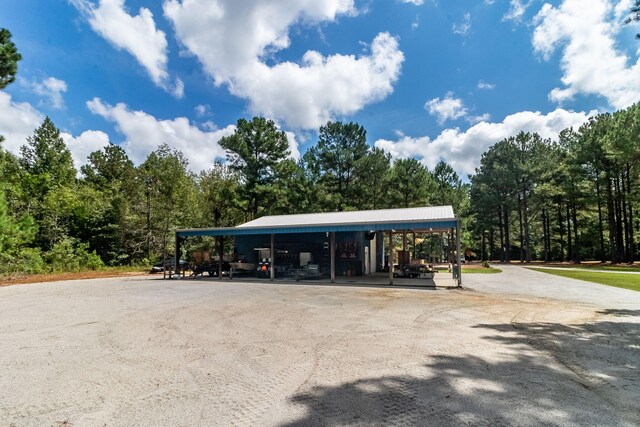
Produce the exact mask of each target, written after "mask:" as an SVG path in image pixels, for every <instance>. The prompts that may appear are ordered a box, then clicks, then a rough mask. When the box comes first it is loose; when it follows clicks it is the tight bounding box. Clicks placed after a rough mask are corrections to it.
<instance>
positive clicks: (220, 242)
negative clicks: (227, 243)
mask: <svg viewBox="0 0 640 427" xmlns="http://www.w3.org/2000/svg"><path fill="white" fill-rule="evenodd" d="M223 258H224V236H220V237H219V240H218V280H222V261H223Z"/></svg>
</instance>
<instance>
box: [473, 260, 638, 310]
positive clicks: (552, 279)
mask: <svg viewBox="0 0 640 427" xmlns="http://www.w3.org/2000/svg"><path fill="white" fill-rule="evenodd" d="M496 267H497V268H500V269H501V270H502V273H500V274H467V275H464V276H463V281H464V286H465V287H468V288H472V289H475V290H478V291H482V292H488V293H494V294H515V295H527V296H536V297H542V298H553V299H556V300H561V301H574V302H580V303H586V304H592V305H596V306H599V307H603V308H610V309H628V310H633V309H635V310H638V309H640V292H636V291H631V290H628V289H622V288H615V287H613V286H606V285H600V284H598V283H592V282H585V281H582V280H576V279H570V278H567V277H560V276H555V275H551V274H547V273H542V272H538V271H533V270H530V269H527V268H524V267H521V266H518V265H496Z"/></svg>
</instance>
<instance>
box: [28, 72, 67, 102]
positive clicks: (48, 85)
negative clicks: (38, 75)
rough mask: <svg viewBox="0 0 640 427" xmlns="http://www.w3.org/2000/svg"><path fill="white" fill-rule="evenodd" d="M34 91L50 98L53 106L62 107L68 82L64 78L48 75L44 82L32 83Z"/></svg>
mask: <svg viewBox="0 0 640 427" xmlns="http://www.w3.org/2000/svg"><path fill="white" fill-rule="evenodd" d="M31 87H32V88H33V92H34V93H36V94H37V95H40V96H43V97H45V98H47V99H48V101H49V104H50V106H51V107H52V108H55V109H61V108H63V107H64V99H62V94H63V93H64V92H66V91H67V83H66V82H65V81H64V80H60V79H56V78H55V77H48V78H46V79H44V80H43V81H42V82H33V83H32V84H31Z"/></svg>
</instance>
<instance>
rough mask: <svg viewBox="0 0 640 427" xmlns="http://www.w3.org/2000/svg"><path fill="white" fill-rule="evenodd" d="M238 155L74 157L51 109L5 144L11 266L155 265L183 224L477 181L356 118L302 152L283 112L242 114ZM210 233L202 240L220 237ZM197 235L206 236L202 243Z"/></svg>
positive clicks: (5, 269)
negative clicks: (193, 159) (371, 141)
mask: <svg viewBox="0 0 640 427" xmlns="http://www.w3.org/2000/svg"><path fill="white" fill-rule="evenodd" d="M219 143H220V145H221V146H222V147H223V148H224V149H225V150H226V151H227V153H228V155H227V162H226V163H222V162H216V163H214V164H212V165H211V168H210V169H208V170H205V171H202V172H200V173H193V172H191V171H189V169H188V161H187V159H186V158H185V157H184V155H183V154H182V153H181V152H180V151H178V150H175V149H172V148H171V147H169V146H168V145H166V144H160V145H159V146H158V148H157V149H156V150H154V151H153V152H151V153H150V154H149V155H148V156H147V158H146V159H145V161H144V162H142V163H141V164H140V165H138V166H135V165H134V164H133V162H132V161H131V160H130V159H129V157H128V155H127V153H126V152H125V151H124V150H123V149H122V148H121V147H120V146H118V145H115V144H111V143H110V144H108V145H107V146H105V147H104V148H103V149H101V150H98V151H95V152H93V153H91V154H90V155H89V156H88V158H87V161H86V163H85V164H84V165H83V166H82V167H81V168H80V171H79V172H80V174H78V171H77V170H76V169H75V167H74V165H73V161H72V158H71V153H70V151H69V149H68V148H67V146H66V144H65V142H64V140H63V139H62V138H61V136H60V131H59V129H58V128H57V127H56V126H55V124H54V123H53V122H52V121H51V120H50V119H49V118H48V117H47V118H45V120H44V121H43V123H42V124H41V126H40V127H38V128H37V129H36V130H35V131H34V133H33V135H32V136H30V137H29V138H27V140H26V141H25V144H24V145H23V146H22V148H21V149H20V153H19V155H13V154H11V153H9V152H8V151H6V150H4V149H3V148H1V145H0V182H1V183H2V184H0V274H16V273H40V272H49V271H74V270H80V269H87V268H89V269H96V268H101V267H103V266H121V265H149V264H151V263H154V262H156V261H158V260H161V259H162V258H164V257H166V256H171V255H172V251H173V247H174V239H173V237H174V234H173V233H174V231H175V229H176V228H192V227H193V228H195V227H224V226H235V225H238V224H240V223H242V222H246V221H248V220H251V219H254V218H257V217H260V216H263V215H277V214H294V213H310V212H329V211H341V210H365V209H383V208H392V207H413V206H427V205H453V206H454V209H455V210H456V212H459V211H465V210H467V209H468V197H467V194H468V184H464V183H463V182H462V180H461V179H460V178H459V176H458V175H457V174H456V172H455V171H454V170H453V168H452V167H451V166H450V165H448V164H447V163H445V162H440V163H439V164H438V165H437V166H436V167H435V168H434V170H433V171H430V170H429V169H428V168H427V167H425V166H424V165H422V164H421V163H420V162H419V161H418V160H416V159H412V158H410V159H399V160H396V161H393V162H392V160H391V155H390V154H389V153H387V152H385V151H384V150H381V149H379V148H374V147H370V146H369V145H368V144H367V141H366V130H365V129H364V127H362V126H361V125H359V124H357V123H343V122H328V123H327V124H326V125H324V126H321V127H320V129H319V137H318V141H317V143H316V144H315V145H314V146H312V147H311V148H310V149H309V150H308V151H307V152H306V153H305V154H304V155H303V156H302V158H301V159H300V160H294V159H292V158H290V157H289V154H290V153H289V143H288V140H287V136H286V134H285V133H284V132H283V131H281V130H279V129H278V128H277V127H276V125H275V123H274V122H273V121H272V120H267V119H265V118H262V117H255V118H253V119H252V120H250V121H248V120H245V119H240V120H238V122H237V128H236V131H235V133H234V134H233V135H231V136H228V137H225V138H222V139H221V140H220V142H219ZM213 244H214V243H213V241H212V240H211V239H208V240H207V239H201V240H200V241H198V242H197V243H196V246H193V247H192V248H191V249H194V248H202V249H212V247H213ZM197 245H200V246H199V247H198V246H197Z"/></svg>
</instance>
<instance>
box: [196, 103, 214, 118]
mask: <svg viewBox="0 0 640 427" xmlns="http://www.w3.org/2000/svg"><path fill="white" fill-rule="evenodd" d="M193 111H194V112H195V113H196V117H204V116H210V115H211V106H210V105H209V104H200V105H196V106H195V108H194V109H193Z"/></svg>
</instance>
